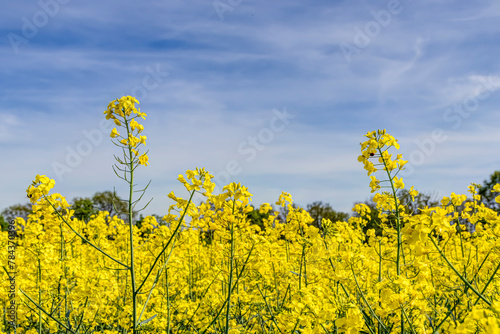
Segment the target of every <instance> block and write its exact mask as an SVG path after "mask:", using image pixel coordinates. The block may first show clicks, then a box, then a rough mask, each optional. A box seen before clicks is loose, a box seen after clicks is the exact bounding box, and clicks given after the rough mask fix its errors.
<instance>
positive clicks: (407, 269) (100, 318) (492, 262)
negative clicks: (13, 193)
mask: <svg viewBox="0 0 500 334" xmlns="http://www.w3.org/2000/svg"><path fill="white" fill-rule="evenodd" d="M135 102H136V100H135V99H133V98H130V97H127V98H122V99H120V100H117V102H116V103H115V104H112V105H111V107H110V108H108V110H111V111H110V112H109V113H108V114H107V115H108V116H109V118H112V119H113V120H114V121H115V123H116V124H117V125H118V126H120V124H124V126H125V129H128V130H127V131H128V132H127V133H128V134H130V133H132V132H133V131H136V132H137V133H139V131H142V127H140V126H139V125H137V124H136V123H133V121H134V119H133V118H131V116H132V113H134V114H135V115H136V116H135V117H138V116H141V117H142V116H145V115H143V114H140V112H139V111H138V110H137V111H134V110H135V109H134V103H135ZM114 131H115V132H116V133H117V131H116V129H115V130H114ZM115 132H113V133H115ZM117 136H119V134H118V135H117ZM367 137H368V138H369V140H368V141H367V142H365V143H362V155H361V157H360V159H359V160H360V161H361V162H363V163H364V164H365V168H367V170H368V173H369V174H371V173H373V172H374V171H376V166H382V167H383V168H382V169H384V170H385V171H386V172H387V175H388V178H389V179H388V180H384V181H379V183H380V182H389V183H390V184H391V188H392V189H393V193H392V194H389V193H388V192H382V193H377V194H375V196H374V198H373V199H374V201H375V202H376V203H377V207H378V209H380V211H384V212H385V213H384V214H379V215H378V217H373V210H372V209H370V207H368V206H367V205H365V204H357V205H355V206H354V208H353V211H355V212H357V213H358V215H359V216H357V217H351V218H349V220H348V221H330V220H328V219H322V220H321V228H318V227H317V226H313V225H312V222H313V219H312V217H311V216H310V214H309V213H308V212H307V211H306V210H304V209H303V208H300V207H297V206H296V205H294V203H293V200H292V196H291V195H290V194H289V193H286V192H282V194H281V195H280V196H279V199H278V201H277V202H276V205H278V208H280V209H281V211H282V212H281V213H280V212H278V211H275V210H274V208H273V207H272V206H271V205H270V204H269V203H264V204H262V205H261V206H260V208H259V209H258V212H256V211H254V208H253V206H252V205H251V204H250V202H251V197H252V194H251V193H250V192H249V190H248V189H247V188H246V187H245V186H243V185H241V184H240V183H231V184H229V185H226V186H225V187H223V190H222V193H220V194H213V191H214V187H215V185H214V183H213V182H212V181H211V179H212V177H213V176H212V175H211V174H210V173H208V171H206V170H205V169H204V168H196V169H194V170H188V171H187V172H186V173H185V175H179V177H178V180H179V182H180V183H181V184H183V185H184V187H185V188H186V190H187V191H188V192H189V194H190V198H189V199H187V200H186V199H182V198H181V197H178V196H176V195H175V194H174V193H173V192H171V193H170V194H169V195H168V197H169V198H170V199H171V200H173V201H174V202H175V204H174V205H172V206H171V207H170V208H169V211H168V214H166V215H165V216H164V217H163V219H161V220H160V219H157V218H156V217H152V216H148V217H145V218H144V219H143V220H142V226H141V227H140V228H139V227H138V226H137V225H131V224H127V223H125V222H124V221H122V220H121V219H119V218H118V217H116V216H113V217H110V216H109V213H108V212H99V213H98V214H96V215H93V216H92V217H91V218H90V220H89V221H88V222H83V221H81V220H78V219H76V218H75V217H73V214H74V212H73V211H72V210H70V208H69V205H68V203H67V201H66V199H65V198H64V197H63V196H61V195H60V194H51V193H50V191H51V189H52V188H53V187H54V185H55V182H54V181H53V180H51V179H49V178H48V177H46V176H44V175H37V176H36V179H35V180H34V181H33V184H32V185H30V186H29V188H28V189H27V193H28V196H29V197H30V200H31V203H32V204H33V213H32V214H30V215H29V216H28V219H27V220H26V221H24V220H23V219H18V223H19V224H20V225H22V226H23V228H22V229H19V231H18V234H19V238H18V247H17V255H16V261H17V262H16V266H17V268H19V272H18V273H17V277H16V279H17V281H16V284H17V285H18V287H19V291H18V292H17V295H16V298H18V300H19V301H20V302H19V303H18V304H17V305H18V307H17V310H16V312H17V321H18V322H17V329H16V331H17V332H18V333H28V334H31V333H68V332H70V333H74V332H82V333H83V332H87V333H91V332H92V333H96V334H111V333H123V332H127V331H130V332H131V329H132V327H134V326H132V322H133V321H135V323H136V324H138V325H139V326H138V327H139V329H140V331H141V333H184V332H185V333H200V332H201V333H248V334H253V333H255V334H258V333H300V334H318V333H326V334H329V333H352V334H354V333H458V334H472V333H499V332H500V297H499V296H500V282H499V280H498V278H497V274H498V271H499V270H500V263H499V259H500V241H499V240H500V239H499V238H498V236H499V235H500V215H499V214H498V213H497V212H495V211H493V210H491V209H489V208H487V207H485V206H484V204H482V203H481V202H480V197H478V195H477V185H474V184H473V185H471V187H470V188H469V191H470V193H471V195H472V199H468V198H467V196H466V195H461V194H455V193H452V194H451V195H450V196H447V197H444V198H443V199H442V201H441V203H440V204H439V205H436V206H434V207H425V208H422V209H421V210H420V212H419V213H414V214H403V210H402V209H401V208H402V206H403V204H402V203H401V201H400V200H399V198H398V197H397V195H396V189H402V188H403V187H404V184H403V181H402V180H401V178H398V177H397V176H396V175H394V174H396V173H397V171H399V170H401V168H402V167H403V166H404V164H405V163H406V162H405V161H403V160H402V158H401V156H400V155H398V156H397V157H396V159H395V160H392V156H391V154H389V152H388V149H389V148H392V147H394V148H396V149H397V148H398V147H399V146H398V145H397V141H396V140H395V139H394V138H393V137H391V136H390V135H388V134H387V133H386V132H385V131H378V132H372V133H369V134H368V135H367ZM132 143H133V141H130V140H128V139H127V142H126V144H123V145H124V146H123V147H124V148H127V147H128V148H129V149H130V151H131V152H132V149H135V148H134V146H132ZM137 146H138V145H137ZM373 157H376V158H378V161H379V164H377V165H375V164H373V163H372V162H371V161H370V160H369V159H371V158H373ZM374 169H375V170H374ZM393 172H394V174H392V173H393ZM372 177H374V176H372ZM375 180H376V179H375ZM377 181H378V180H377ZM372 182H375V181H373V179H372ZM373 186H376V184H375V183H374V184H373ZM493 191H494V192H500V184H497V185H495V187H494V188H493ZM195 193H197V194H199V195H200V196H201V197H200V198H199V201H198V203H194V202H193V200H192V199H193V196H194V194H195ZM409 194H410V197H414V196H417V195H418V192H417V191H416V190H414V189H413V187H411V188H410V191H409ZM499 197H500V196H499ZM499 197H497V199H496V200H497V202H498V201H499ZM255 210H256V209H255ZM253 214H255V215H253ZM255 216H261V217H262V224H259V223H258V222H257V223H256V222H255V221H253V220H252V217H255ZM184 217H188V218H189V221H188V222H185V221H184V220H183V218H184ZM395 219H396V220H397V221H398V224H396V226H394V224H392V222H393V221H394V220H395ZM373 220H377V222H380V223H381V226H383V229H382V231H375V230H374V229H368V230H367V226H368V224H370V226H373V223H374V221H373ZM470 226H475V228H476V230H475V231H474V230H473V229H471V228H469V227H470ZM75 234H78V235H80V236H85V239H82V238H76V237H75ZM8 242H9V239H8V233H7V232H1V233H0V247H2V248H4V249H5V248H6V247H7V245H8ZM92 245H93V246H92ZM96 245H97V246H96ZM96 247H97V249H96ZM131 249H132V250H133V252H134V257H135V260H136V262H135V264H136V266H135V271H133V273H134V274H135V277H134V279H136V281H137V282H143V284H144V286H142V285H141V287H143V288H144V289H143V290H141V293H138V294H137V295H136V298H137V300H136V301H137V306H138V307H137V309H138V310H139V312H135V311H134V310H135V309H133V308H132V306H131V303H130V300H131V292H130V290H131V289H130V282H131V280H132V277H131V276H132V275H131V274H130V273H131V272H132V271H130V270H128V269H130V267H129V266H127V265H123V264H124V263H128V262H127V261H128V260H129V259H130V258H131V252H130V250H131ZM159 250H163V251H162V252H161V253H160V252H159ZM105 253H107V254H112V257H111V256H105V255H104V254H105ZM0 261H2V263H7V261H8V254H7V252H1V253H0ZM154 264H157V266H156V267H155V266H154ZM395 264H397V265H395ZM124 267H125V268H126V269H127V270H123V268H124ZM150 274H151V279H150V280H147V279H146V278H147V277H149V275H150ZM1 275H2V276H1V277H2V280H3V281H4V282H7V281H8V276H7V272H2V274H1ZM136 291H138V290H136ZM9 298H10V297H9V295H8V290H7V289H2V290H1V291H0V303H2V305H4V306H6V305H8V303H9ZM38 307H42V308H43V309H44V310H48V311H47V312H46V313H43V312H41V311H40V310H39V309H38ZM5 309H6V307H4V310H5ZM136 313H137V314H136ZM135 317H137V320H135ZM4 318H5V317H4ZM133 319H134V320H133ZM8 326H9V325H8V324H7V323H6V322H5V321H2V322H0V332H2V333H4V332H8V330H9V327H8ZM134 331H135V328H134Z"/></svg>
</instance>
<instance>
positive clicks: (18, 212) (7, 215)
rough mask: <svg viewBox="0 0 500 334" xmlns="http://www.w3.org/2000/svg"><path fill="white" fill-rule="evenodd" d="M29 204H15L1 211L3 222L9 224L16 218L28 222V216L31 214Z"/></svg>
mask: <svg viewBox="0 0 500 334" xmlns="http://www.w3.org/2000/svg"><path fill="white" fill-rule="evenodd" d="M32 213H33V211H32V210H31V204H30V203H26V204H15V205H11V206H9V207H8V208H6V209H5V210H3V211H2V216H3V218H4V219H5V221H7V222H9V221H11V220H13V219H16V218H17V217H21V218H23V219H24V220H25V221H26V220H28V215H30V214H32Z"/></svg>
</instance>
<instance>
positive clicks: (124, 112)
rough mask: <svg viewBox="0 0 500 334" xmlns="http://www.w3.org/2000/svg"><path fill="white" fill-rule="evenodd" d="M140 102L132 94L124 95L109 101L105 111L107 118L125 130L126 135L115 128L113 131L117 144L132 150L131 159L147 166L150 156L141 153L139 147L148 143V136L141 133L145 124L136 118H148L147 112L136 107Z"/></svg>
mask: <svg viewBox="0 0 500 334" xmlns="http://www.w3.org/2000/svg"><path fill="white" fill-rule="evenodd" d="M136 103H137V104H139V101H137V99H136V98H134V97H132V96H123V97H122V98H120V99H116V100H115V101H112V102H110V103H109V105H108V108H107V109H106V111H104V114H105V115H106V119H112V120H113V121H114V122H115V124H116V125H117V126H118V127H122V128H124V130H125V133H126V135H125V136H122V135H121V134H120V132H119V131H118V130H117V129H116V127H115V128H113V130H112V131H111V134H110V136H111V138H113V139H116V140H117V143H116V144H117V145H119V146H120V145H121V146H123V147H125V148H128V149H129V150H130V154H131V157H129V158H131V161H134V162H138V163H139V164H141V165H144V166H147V165H148V164H149V162H148V156H147V154H146V153H143V154H142V155H139V151H138V147H139V146H140V145H141V144H142V145H146V139H147V137H146V136H144V135H140V133H141V132H142V131H143V130H144V126H143V125H142V124H139V123H138V122H137V120H136V118H138V117H141V118H143V119H146V116H147V115H146V114H145V113H143V112H141V111H140V108H139V109H138V108H136V107H135V104H136Z"/></svg>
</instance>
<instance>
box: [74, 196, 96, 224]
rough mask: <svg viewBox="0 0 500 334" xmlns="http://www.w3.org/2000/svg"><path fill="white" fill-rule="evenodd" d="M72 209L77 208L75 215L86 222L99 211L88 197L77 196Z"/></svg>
mask: <svg viewBox="0 0 500 334" xmlns="http://www.w3.org/2000/svg"><path fill="white" fill-rule="evenodd" d="M71 209H72V210H75V213H74V216H75V217H76V218H78V219H80V220H83V221H84V222H88V221H89V220H90V217H91V216H92V215H94V214H96V213H97V210H96V209H95V208H94V203H93V202H92V200H91V199H90V198H88V197H84V198H82V197H76V198H74V199H73V204H72V205H71Z"/></svg>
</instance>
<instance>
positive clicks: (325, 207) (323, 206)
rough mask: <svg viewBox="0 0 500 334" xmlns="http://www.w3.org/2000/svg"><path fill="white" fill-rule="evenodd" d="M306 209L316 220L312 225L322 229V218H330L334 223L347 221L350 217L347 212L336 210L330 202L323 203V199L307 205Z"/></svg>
mask: <svg viewBox="0 0 500 334" xmlns="http://www.w3.org/2000/svg"><path fill="white" fill-rule="evenodd" d="M306 211H307V212H309V215H310V216H311V218H312V219H314V221H313V222H312V223H311V225H313V226H315V227H317V228H319V229H320V230H321V229H322V226H321V220H322V219H329V220H330V221H331V222H332V223H335V222H338V221H347V220H348V219H349V214H348V213H345V212H340V211H335V210H333V208H332V206H331V205H330V204H329V203H323V202H322V201H316V202H313V203H311V204H308V205H307V206H306Z"/></svg>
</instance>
